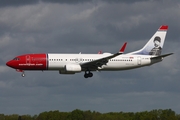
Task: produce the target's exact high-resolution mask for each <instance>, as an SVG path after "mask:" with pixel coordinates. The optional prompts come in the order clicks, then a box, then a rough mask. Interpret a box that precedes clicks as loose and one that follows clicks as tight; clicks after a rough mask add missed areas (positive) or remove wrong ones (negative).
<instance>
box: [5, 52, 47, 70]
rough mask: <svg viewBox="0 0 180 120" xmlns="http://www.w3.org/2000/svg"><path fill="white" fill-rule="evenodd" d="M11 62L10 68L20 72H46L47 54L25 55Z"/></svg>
mask: <svg viewBox="0 0 180 120" xmlns="http://www.w3.org/2000/svg"><path fill="white" fill-rule="evenodd" d="M16 58H18V59H17V60H11V61H10V63H9V64H11V67H12V68H15V69H21V70H47V64H48V63H47V54H25V55H21V56H17V57H16Z"/></svg>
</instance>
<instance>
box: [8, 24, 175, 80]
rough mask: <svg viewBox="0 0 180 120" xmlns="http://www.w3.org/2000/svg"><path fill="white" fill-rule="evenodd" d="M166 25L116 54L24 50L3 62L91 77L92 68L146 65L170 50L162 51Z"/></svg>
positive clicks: (28, 68) (159, 58)
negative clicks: (136, 47)
mask: <svg viewBox="0 0 180 120" xmlns="http://www.w3.org/2000/svg"><path fill="white" fill-rule="evenodd" d="M167 30H168V26H167V25H162V26H160V28H159V29H158V30H157V32H156V33H155V34H154V35H153V36H152V37H151V39H150V40H149V41H148V42H147V43H146V45H145V46H144V47H143V48H142V49H140V50H137V51H134V52H130V53H127V54H123V52H124V50H125V48H126V44H127V43H124V45H123V46H122V48H121V49H120V51H119V52H117V53H115V54H111V53H101V52H99V53H98V54H81V53H79V54H50V53H48V54H45V53H43V54H24V55H20V56H17V57H15V58H14V59H12V60H10V61H8V62H7V63H6V65H7V66H9V67H12V68H14V69H16V71H18V72H22V76H23V77H24V76H25V73H24V71H25V70H42V71H44V70H56V71H59V73H60V74H75V73H79V72H82V71H84V72H85V74H84V77H85V78H88V77H92V76H93V73H92V71H118V70H128V69H134V68H139V67H144V66H149V65H152V64H154V63H157V62H160V61H162V60H163V58H164V57H166V56H169V55H171V54H173V53H169V54H164V55H161V52H162V48H163V45H164V41H165V37H166V33H167Z"/></svg>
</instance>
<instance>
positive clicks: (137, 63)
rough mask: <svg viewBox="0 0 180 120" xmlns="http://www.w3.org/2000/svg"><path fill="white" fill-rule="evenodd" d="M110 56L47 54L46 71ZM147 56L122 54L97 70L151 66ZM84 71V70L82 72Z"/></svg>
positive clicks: (106, 54)
mask: <svg viewBox="0 0 180 120" xmlns="http://www.w3.org/2000/svg"><path fill="white" fill-rule="evenodd" d="M109 55H112V54H110V53H103V54H48V70H63V69H64V67H65V65H67V64H82V63H85V62H90V61H93V60H97V59H100V58H104V57H107V56H109ZM150 58H151V56H149V55H128V54H122V55H119V56H117V57H114V58H112V59H110V60H109V61H108V63H107V64H106V65H103V66H102V67H99V68H98V70H102V71H103V70H107V71H115V70H126V69H133V68H137V67H142V66H147V65H151V59H150ZM82 71H84V70H82Z"/></svg>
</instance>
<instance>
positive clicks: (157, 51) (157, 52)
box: [149, 36, 162, 56]
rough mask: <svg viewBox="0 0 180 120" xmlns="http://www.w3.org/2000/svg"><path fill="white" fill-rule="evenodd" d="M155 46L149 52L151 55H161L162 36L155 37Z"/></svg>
mask: <svg viewBox="0 0 180 120" xmlns="http://www.w3.org/2000/svg"><path fill="white" fill-rule="evenodd" d="M153 42H154V48H153V49H152V50H151V51H150V52H149V55H157V56H158V55H161V50H162V47H161V46H160V44H161V38H160V37H159V36H156V37H155V38H154V41H153Z"/></svg>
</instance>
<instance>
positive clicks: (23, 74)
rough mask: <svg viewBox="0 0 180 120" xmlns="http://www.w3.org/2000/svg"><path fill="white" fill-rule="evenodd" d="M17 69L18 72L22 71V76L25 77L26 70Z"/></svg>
mask: <svg viewBox="0 0 180 120" xmlns="http://www.w3.org/2000/svg"><path fill="white" fill-rule="evenodd" d="M16 71H17V72H22V74H21V76H22V77H25V73H24V70H20V69H16Z"/></svg>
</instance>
